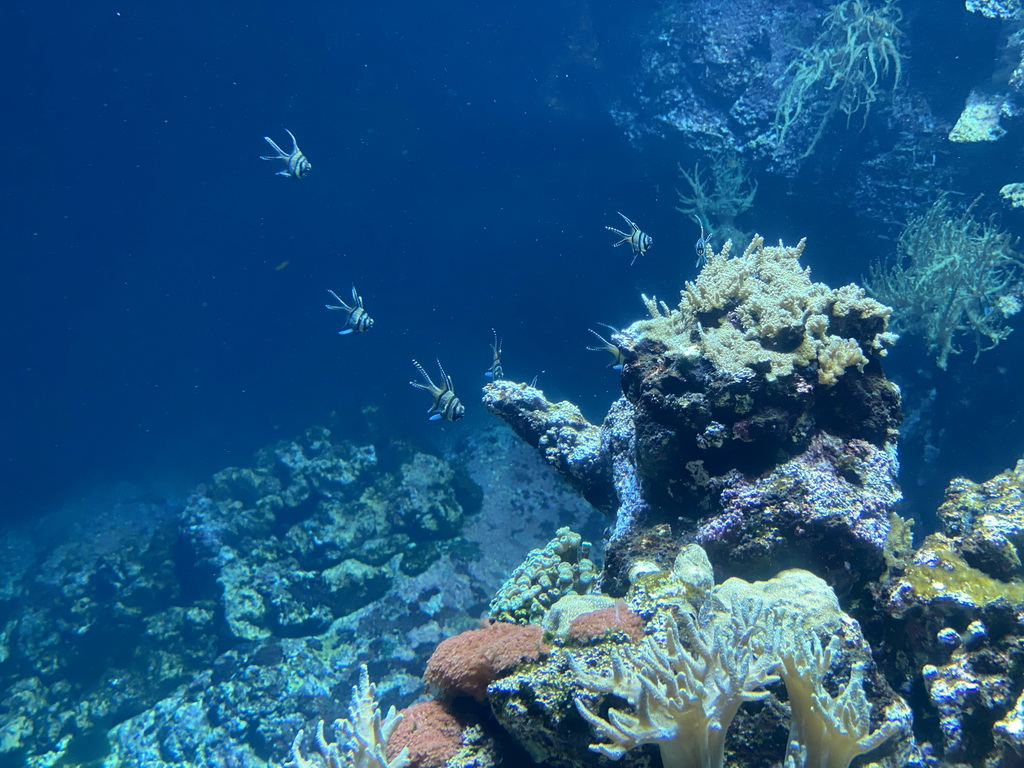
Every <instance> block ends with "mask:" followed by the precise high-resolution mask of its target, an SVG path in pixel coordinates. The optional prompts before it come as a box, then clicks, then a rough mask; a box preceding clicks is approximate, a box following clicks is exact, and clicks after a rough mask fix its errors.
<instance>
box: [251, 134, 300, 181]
mask: <svg viewBox="0 0 1024 768" xmlns="http://www.w3.org/2000/svg"><path fill="white" fill-rule="evenodd" d="M284 130H285V133H287V134H288V135H289V136H291V137H292V151H291V152H285V151H284V150H283V149H281V148H280V147H279V146H277V144H275V143H274V140H273V139H272V138H270V137H269V136H264V137H263V140H264V141H266V142H267V144H269V145H270V146H271V147H273V148H274V151H275V152H277V154H276V155H261V156H260V160H284V162H285V165H287V166H288V168H287V170H284V171H278V172H277V174H276V175H277V176H291V177H292V178H293V179H301V178H303V177H304V176H305V175H306V174H307V173H309V172H310V171H311V170H313V165H312V164H311V163H310V162H309V160H307V159H306V156H305V155H304V154H302V150H301V149H299V143H298V142H297V141H295V135H294V134H293V133H292V132H291V131H289V130H288V129H287V128H285V129H284Z"/></svg>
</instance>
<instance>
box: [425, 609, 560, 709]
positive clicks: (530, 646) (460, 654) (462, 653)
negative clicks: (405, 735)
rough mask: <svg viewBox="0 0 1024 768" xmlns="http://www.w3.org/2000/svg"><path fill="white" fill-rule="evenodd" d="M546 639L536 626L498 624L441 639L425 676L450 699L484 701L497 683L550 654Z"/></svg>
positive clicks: (542, 630)
mask: <svg viewBox="0 0 1024 768" xmlns="http://www.w3.org/2000/svg"><path fill="white" fill-rule="evenodd" d="M543 639H544V629H543V628H542V627H540V626H538V625H536V624H508V623H505V622H495V623H493V624H491V625H490V626H488V627H486V628H484V629H471V630H469V631H468V632H463V633H462V634H460V635H456V636H455V637H449V638H448V639H446V640H442V641H441V644H440V645H438V646H437V648H436V649H435V650H434V653H433V655H431V657H430V659H429V661H427V670H426V672H425V673H424V675H423V677H424V679H425V680H426V681H427V682H428V683H430V684H432V685H436V686H437V687H438V688H440V689H441V691H443V692H444V693H445V694H446V695H448V696H459V695H467V696H472V697H474V698H475V699H478V700H482V699H483V697H484V694H485V693H486V692H487V686H488V685H490V684H491V683H492V682H493V681H494V680H497V679H498V678H499V677H502V676H504V675H506V674H508V673H510V672H512V671H513V670H514V669H515V668H516V667H517V666H519V665H520V664H524V663H527V662H532V661H536V660H537V659H539V658H540V657H541V656H542V655H543V654H545V653H547V651H548V648H547V646H546V645H544V642H543Z"/></svg>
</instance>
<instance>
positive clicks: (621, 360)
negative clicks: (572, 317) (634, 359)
mask: <svg viewBox="0 0 1024 768" xmlns="http://www.w3.org/2000/svg"><path fill="white" fill-rule="evenodd" d="M601 325H605V324H604V323H601ZM605 327H606V328H610V329H611V330H612V331H613V336H614V334H615V333H619V330H618V329H616V328H613V327H612V326H610V325H605ZM587 330H588V331H590V332H591V333H592V334H594V336H596V337H597V340H598V341H600V342H601V345H600V346H599V347H587V349H589V350H590V351H591V352H610V353H611V355H612V358H613V360H612V362H610V363H608V366H607V367H608V368H611V369H612V370H613V371H621V370H622V366H623V365H625V364H626V355H625V354H624V353H623V351H622V350H621V349H619V347H617V346H616V345H615V344H612V342H610V341H608V339H606V338H605V337H604V336H602V335H601V334H600V333H598V332H597V331H595V330H594V329H593V328H588V329H587Z"/></svg>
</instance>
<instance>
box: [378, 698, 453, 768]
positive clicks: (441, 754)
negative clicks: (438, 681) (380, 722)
mask: <svg viewBox="0 0 1024 768" xmlns="http://www.w3.org/2000/svg"><path fill="white" fill-rule="evenodd" d="M401 715H402V720H401V722H400V723H399V724H398V727H397V728H396V729H395V732H394V733H393V734H391V738H390V739H388V743H387V749H386V755H387V758H388V760H389V761H390V760H393V759H395V758H396V757H397V756H398V755H399V754H400V753H401V752H402V750H403V749H408V750H409V752H408V758H409V768H444V765H445V763H447V762H448V760H450V759H451V758H452V757H454V756H455V753H456V752H458V751H459V747H461V746H462V723H460V722H459V720H458V719H457V718H456V717H455V715H453V714H452V713H451V711H450V710H449V709H448V707H447V706H446V705H445V704H444V702H441V701H437V700H436V699H435V700H433V701H422V702H420V703H419V704H413V705H412V706H411V707H408V708H406V709H403V710H402V712H401Z"/></svg>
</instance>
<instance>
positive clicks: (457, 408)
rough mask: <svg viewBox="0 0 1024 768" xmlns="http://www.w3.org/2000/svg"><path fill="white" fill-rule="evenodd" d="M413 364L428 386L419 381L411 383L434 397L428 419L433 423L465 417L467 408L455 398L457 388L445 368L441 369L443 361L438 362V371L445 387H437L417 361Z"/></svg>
mask: <svg viewBox="0 0 1024 768" xmlns="http://www.w3.org/2000/svg"><path fill="white" fill-rule="evenodd" d="M412 364H413V365H415V366H416V370H417V371H419V372H420V376H422V377H423V380H424V381H426V382H427V383H426V384H421V383H420V382H418V381H410V382H409V383H410V384H411V385H412V386H414V387H416V389H422V390H425V391H427V392H429V393H430V394H432V395H433V396H434V404H433V405H432V406H430V410H429V411H427V418H429V419H430V420H431V421H440V420H441V419H447V420H448V421H458V420H459V419H461V418H462V417H463V415H465V413H466V408H465V406H463V405H462V403H461V402H459V398H457V397H456V396H455V387H454V386H452V377H451V376H449V375H448V374H447V373H445V372H444V368H442V367H441V361H440V360H438V361H437V369H438V370H439V371H441V381H442V382H444V386H443V387H439V386H437V385H436V384H435V383H434V382H432V381H431V380H430V376H428V375H427V372H426V371H425V370H423V366H422V365H420V364H419V363H417V362H416V361H415V360H413V361H412Z"/></svg>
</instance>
